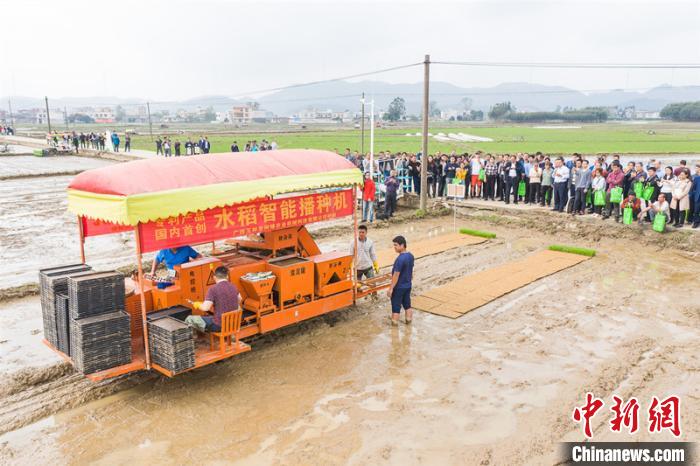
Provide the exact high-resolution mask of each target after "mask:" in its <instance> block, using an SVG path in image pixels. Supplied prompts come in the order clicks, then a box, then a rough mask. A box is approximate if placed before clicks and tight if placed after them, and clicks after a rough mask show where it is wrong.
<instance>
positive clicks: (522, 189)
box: [518, 181, 526, 196]
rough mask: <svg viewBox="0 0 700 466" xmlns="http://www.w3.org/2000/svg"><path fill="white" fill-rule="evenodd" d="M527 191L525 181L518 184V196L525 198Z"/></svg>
mask: <svg viewBox="0 0 700 466" xmlns="http://www.w3.org/2000/svg"><path fill="white" fill-rule="evenodd" d="M525 190H526V186H525V182H524V181H521V182H520V183H519V184H518V196H524V195H525Z"/></svg>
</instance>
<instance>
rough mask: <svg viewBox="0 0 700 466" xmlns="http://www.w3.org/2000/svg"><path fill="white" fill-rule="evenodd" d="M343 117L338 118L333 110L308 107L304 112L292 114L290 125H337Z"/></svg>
mask: <svg viewBox="0 0 700 466" xmlns="http://www.w3.org/2000/svg"><path fill="white" fill-rule="evenodd" d="M341 121H342V119H339V118H337V114H334V113H333V111H332V110H325V111H320V110H316V109H315V108H310V109H307V110H305V111H303V112H299V113H296V114H294V115H292V117H291V118H290V119H289V124H290V125H337V124H339V123H341Z"/></svg>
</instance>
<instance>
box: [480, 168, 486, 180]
mask: <svg viewBox="0 0 700 466" xmlns="http://www.w3.org/2000/svg"><path fill="white" fill-rule="evenodd" d="M485 179H486V170H484V169H483V168H482V169H481V170H479V181H484V180H485Z"/></svg>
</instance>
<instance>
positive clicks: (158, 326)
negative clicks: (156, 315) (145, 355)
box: [148, 317, 195, 374]
mask: <svg viewBox="0 0 700 466" xmlns="http://www.w3.org/2000/svg"><path fill="white" fill-rule="evenodd" d="M148 343H149V348H150V351H151V358H152V360H153V362H154V363H155V364H158V365H159V366H161V367H163V368H165V369H167V370H169V371H171V372H173V373H174V374H177V373H179V372H182V371H185V370H187V369H190V368H192V367H194V364H195V358H194V334H193V331H192V328H191V327H189V326H188V325H187V324H185V323H184V322H181V321H179V320H177V319H175V318H173V317H163V318H161V319H157V320H153V321H150V322H149V323H148Z"/></svg>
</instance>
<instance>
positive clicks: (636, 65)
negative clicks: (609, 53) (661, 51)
mask: <svg viewBox="0 0 700 466" xmlns="http://www.w3.org/2000/svg"><path fill="white" fill-rule="evenodd" d="M430 63H431V64H433V65H459V66H484V67H506V68H572V69H580V68H604V69H677V68H684V69H700V63H556V62H550V63H534V62H486V61H433V62H430Z"/></svg>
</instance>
